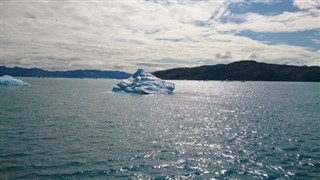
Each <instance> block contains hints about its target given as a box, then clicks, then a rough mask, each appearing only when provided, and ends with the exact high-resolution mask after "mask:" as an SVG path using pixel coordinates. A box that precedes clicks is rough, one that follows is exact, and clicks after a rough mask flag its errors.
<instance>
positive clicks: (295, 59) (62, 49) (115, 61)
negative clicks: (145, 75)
mask: <svg viewBox="0 0 320 180" xmlns="http://www.w3.org/2000/svg"><path fill="white" fill-rule="evenodd" d="M0 2H1V4H0V8H1V63H0V65H5V66H9V67H14V66H19V67H28V68H31V67H37V68H43V69H47V70H73V69H100V70H121V71H127V72H133V71H135V69H137V68H138V67H143V68H144V69H145V70H146V71H150V72H152V71H156V70H163V69H170V68H177V67H193V66H200V65H211V64H227V63H230V62H234V61H239V60H256V61H259V62H265V63H275V64H290V65H307V66H314V65H316V66H320V0H188V1H187V0H172V1H171V0H145V1H144V0H114V1H107V0H46V1H44V0H19V1H18V0H1V1H0Z"/></svg>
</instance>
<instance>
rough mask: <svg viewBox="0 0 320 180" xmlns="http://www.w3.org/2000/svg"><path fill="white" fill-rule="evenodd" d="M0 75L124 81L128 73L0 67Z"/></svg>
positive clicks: (128, 75)
mask: <svg viewBox="0 0 320 180" xmlns="http://www.w3.org/2000/svg"><path fill="white" fill-rule="evenodd" d="M0 75H1V76H2V75H10V76H19V77H64V78H109V79H126V78H129V77H130V76H131V74H130V73H126V72H123V71H99V70H72V71H47V70H43V69H38V68H31V69H27V68H20V67H13V68H10V67H5V66H0Z"/></svg>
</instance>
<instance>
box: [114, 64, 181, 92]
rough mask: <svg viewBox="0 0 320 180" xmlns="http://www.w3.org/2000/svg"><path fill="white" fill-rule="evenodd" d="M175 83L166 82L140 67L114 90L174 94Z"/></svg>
mask: <svg viewBox="0 0 320 180" xmlns="http://www.w3.org/2000/svg"><path fill="white" fill-rule="evenodd" d="M174 88H175V85H174V84H173V83H170V82H165V81H163V80H161V79H159V78H157V77H155V76H154V75H152V74H150V73H146V72H145V71H144V70H143V69H138V70H137V71H136V72H135V73H134V74H133V75H132V76H131V77H130V78H128V79H125V80H122V81H121V82H119V83H118V84H116V85H115V86H114V87H113V89H112V91H114V92H126V93H134V94H142V95H147V94H173V90H174Z"/></svg>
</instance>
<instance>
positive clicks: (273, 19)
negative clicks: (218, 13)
mask: <svg viewBox="0 0 320 180" xmlns="http://www.w3.org/2000/svg"><path fill="white" fill-rule="evenodd" d="M314 13H315V14H314V15H311V14H310V13H308V12H284V13H282V14H279V15H274V16H266V15H260V14H257V13H246V14H243V15H239V16H237V19H238V20H240V21H241V23H219V24H213V28H215V29H216V30H217V31H237V32H240V31H245V30H249V31H254V32H273V33H274V32H297V31H307V30H313V29H319V28H320V25H319V17H320V10H317V11H314Z"/></svg>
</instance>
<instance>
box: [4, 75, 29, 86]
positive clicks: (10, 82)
mask: <svg viewBox="0 0 320 180" xmlns="http://www.w3.org/2000/svg"><path fill="white" fill-rule="evenodd" d="M0 86H30V84H28V83H26V82H23V81H21V80H20V79H15V78H13V77H11V76H9V75H4V76H1V77H0Z"/></svg>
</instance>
